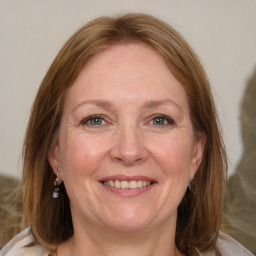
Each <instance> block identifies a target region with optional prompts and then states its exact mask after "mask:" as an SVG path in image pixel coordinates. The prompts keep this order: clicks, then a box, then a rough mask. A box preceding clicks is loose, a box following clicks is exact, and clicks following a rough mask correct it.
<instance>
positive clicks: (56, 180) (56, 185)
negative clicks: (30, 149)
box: [52, 172, 60, 198]
mask: <svg viewBox="0 0 256 256" xmlns="http://www.w3.org/2000/svg"><path fill="white" fill-rule="evenodd" d="M58 181H59V175H58V172H57V173H56V178H55V180H54V191H53V193H52V197H53V198H58V197H59V195H60V189H59V186H58Z"/></svg>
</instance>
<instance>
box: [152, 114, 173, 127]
mask: <svg viewBox="0 0 256 256" xmlns="http://www.w3.org/2000/svg"><path fill="white" fill-rule="evenodd" d="M156 119H158V120H164V121H167V123H166V124H152V125H155V126H168V125H175V122H174V120H173V119H172V118H170V117H169V116H166V115H163V114H159V115H155V116H154V117H153V118H152V119H151V121H150V122H153V121H154V120H156Z"/></svg>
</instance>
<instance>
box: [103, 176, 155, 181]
mask: <svg viewBox="0 0 256 256" xmlns="http://www.w3.org/2000/svg"><path fill="white" fill-rule="evenodd" d="M108 180H113V181H115V180H124V181H133V180H145V181H150V182H156V180H154V179H152V178H150V177H147V176H137V175H136V176H127V175H113V176H106V177H104V178H102V179H99V181H100V182H102V181H108Z"/></svg>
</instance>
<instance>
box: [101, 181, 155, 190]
mask: <svg viewBox="0 0 256 256" xmlns="http://www.w3.org/2000/svg"><path fill="white" fill-rule="evenodd" d="M103 184H104V185H106V186H108V187H112V188H121V189H127V188H129V189H135V188H142V187H147V186H149V185H150V184H151V182H150V181H145V180H132V181H126V180H115V181H114V180H108V181H103Z"/></svg>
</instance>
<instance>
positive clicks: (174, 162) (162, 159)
mask: <svg viewBox="0 0 256 256" xmlns="http://www.w3.org/2000/svg"><path fill="white" fill-rule="evenodd" d="M151 148H152V150H151V152H152V155H153V156H154V158H155V160H156V161H157V162H158V164H159V165H161V167H162V169H163V170H164V171H165V173H166V175H170V174H172V175H177V176H179V175H183V174H184V172H185V173H189V169H190V163H191V152H192V140H191V139H190V136H170V138H167V139H165V140H163V141H162V140H159V141H158V142H157V143H154V145H152V147H151Z"/></svg>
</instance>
